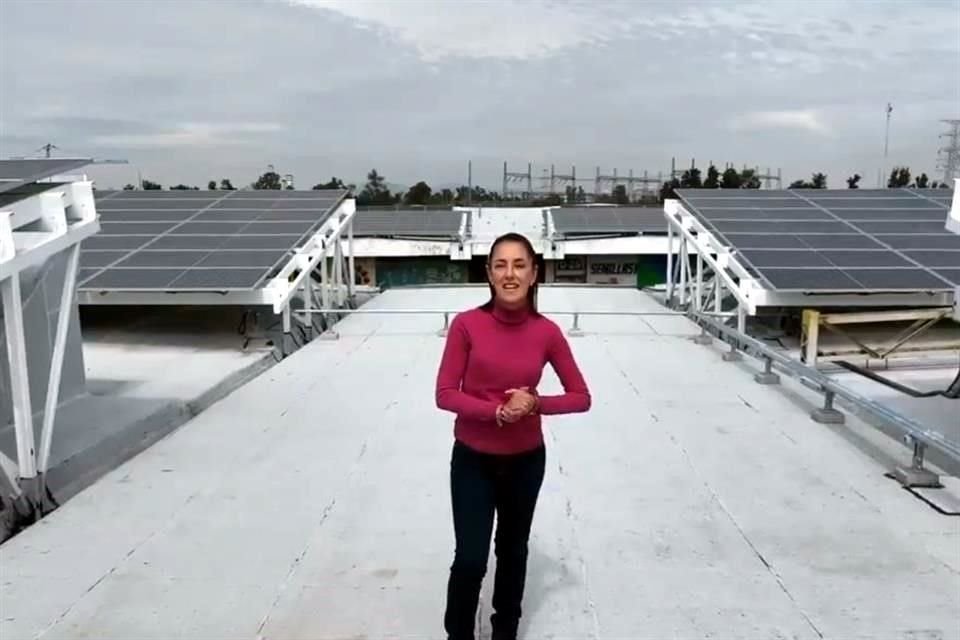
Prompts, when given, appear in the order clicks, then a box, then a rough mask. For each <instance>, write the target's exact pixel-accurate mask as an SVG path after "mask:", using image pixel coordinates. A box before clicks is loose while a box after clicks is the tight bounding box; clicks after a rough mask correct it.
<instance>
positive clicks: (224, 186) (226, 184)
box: [220, 178, 236, 191]
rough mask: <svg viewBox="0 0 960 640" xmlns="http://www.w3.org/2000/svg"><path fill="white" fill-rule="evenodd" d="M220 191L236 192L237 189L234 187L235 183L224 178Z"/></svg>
mask: <svg viewBox="0 0 960 640" xmlns="http://www.w3.org/2000/svg"><path fill="white" fill-rule="evenodd" d="M220 189H222V190H223V191H235V190H236V188H235V187H234V186H233V183H231V182H230V181H229V180H228V179H227V178H224V179H223V180H221V181H220Z"/></svg>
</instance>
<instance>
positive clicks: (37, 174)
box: [0, 158, 91, 192]
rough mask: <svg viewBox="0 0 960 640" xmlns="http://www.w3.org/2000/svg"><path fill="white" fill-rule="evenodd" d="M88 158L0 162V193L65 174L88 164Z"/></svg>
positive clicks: (31, 159)
mask: <svg viewBox="0 0 960 640" xmlns="http://www.w3.org/2000/svg"><path fill="white" fill-rule="evenodd" d="M90 162H91V160H90V159H88V158H30V159H23V160H0V192H3V191H10V190H12V189H17V188H19V187H21V186H23V185H26V184H30V183H31V182H36V181H37V180H43V179H44V178H49V177H51V176H55V175H57V174H61V173H67V172H69V171H73V170H74V169H79V168H80V167H85V166H87V165H88V164H90Z"/></svg>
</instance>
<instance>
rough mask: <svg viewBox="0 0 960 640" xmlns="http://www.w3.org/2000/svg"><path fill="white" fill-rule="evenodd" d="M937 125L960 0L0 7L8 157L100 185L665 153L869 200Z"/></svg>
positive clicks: (305, 184)
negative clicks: (65, 168) (817, 179)
mask: <svg viewBox="0 0 960 640" xmlns="http://www.w3.org/2000/svg"><path fill="white" fill-rule="evenodd" d="M888 103H891V104H892V105H893V111H892V113H891V114H890V135H889V158H888V159H886V160H885V159H884V137H885V125H886V117H887V113H886V108H887V104H888ZM945 118H960V0H928V1H925V2H921V1H914V2H911V3H905V2H900V1H896V2H886V1H884V0H861V1H849V2H827V1H825V0H805V1H799V2H794V1H790V0H766V1H764V2H753V1H740V0H729V1H728V0H724V1H723V2H720V1H719V0H718V1H714V2H685V1H679V2H654V1H646V0H632V1H611V2H600V1H597V2H592V1H591V2H580V1H575V0H573V1H569V2H560V1H555V0H522V1H521V0H485V1H482V2H481V1H473V2H471V1H469V0H465V1H462V2H440V1H433V2H427V1H420V0H403V1H400V0H395V1H392V2H376V1H372V0H371V1H364V0H263V1H261V0H246V1H239V0H237V1H234V0H196V1H192V0H170V1H167V2H148V1H147V0H105V1H99V2H98V1H84V2H74V1H71V0H67V1H64V2H59V1H54V0H2V1H0V157H11V156H24V155H33V154H35V153H37V152H38V149H39V148H40V147H41V146H42V145H44V144H46V143H48V142H49V143H52V144H54V145H56V146H57V147H58V149H57V150H54V152H53V153H54V154H55V155H56V154H59V155H63V156H82V157H93V158H97V159H100V160H110V159H113V160H117V159H122V160H127V161H128V162H129V164H128V165H96V166H94V167H91V169H90V172H89V173H90V175H91V176H92V177H94V178H95V179H96V180H97V185H98V187H102V188H109V187H117V186H122V185H123V184H125V183H127V182H136V180H137V176H138V175H141V176H142V177H143V178H145V179H151V180H155V181H159V182H161V183H162V184H164V185H171V184H176V183H180V182H183V183H187V184H191V185H198V186H200V187H201V188H203V187H204V186H205V185H206V183H207V182H208V181H209V180H211V179H216V180H220V179H221V178H230V179H231V180H232V181H233V183H234V184H235V185H237V186H239V185H241V184H246V183H249V182H251V181H253V180H255V179H256V177H257V176H258V175H260V174H261V173H263V172H264V171H266V170H267V168H268V165H273V166H274V167H275V169H276V170H277V171H278V172H279V173H282V174H292V175H293V176H294V180H295V184H296V186H297V188H309V187H310V186H312V185H313V184H315V183H317V182H320V181H324V182H325V181H327V180H328V179H329V178H330V177H331V176H337V177H340V178H342V179H343V180H345V181H346V182H348V183H351V182H352V183H355V184H362V183H363V182H364V180H365V175H366V173H367V172H368V171H369V170H370V169H372V168H376V169H377V170H378V171H379V172H380V173H381V174H382V175H384V176H385V177H386V179H387V180H388V181H389V182H390V183H393V184H397V185H406V186H409V185H412V184H414V183H415V182H417V181H419V180H425V181H427V182H428V183H429V184H431V185H432V186H435V187H441V186H453V185H457V184H463V183H465V182H466V179H467V163H468V161H471V162H472V164H473V176H474V183H475V184H481V185H483V186H486V187H488V188H493V189H495V190H500V186H501V182H502V172H503V163H504V162H505V161H506V162H508V163H509V165H510V170H511V171H522V170H525V169H526V165H527V163H528V162H530V163H533V173H534V177H535V178H539V177H540V176H542V175H543V173H544V171H545V170H546V171H549V169H550V165H551V164H552V165H555V166H556V168H557V171H558V172H561V171H562V172H568V171H569V169H570V167H571V166H574V165H575V166H576V170H577V174H578V175H580V176H584V177H590V176H594V175H595V174H596V171H597V167H598V166H599V167H600V168H601V171H602V172H603V173H604V174H611V173H613V170H614V169H617V172H618V174H619V175H625V174H627V173H628V172H629V171H630V170H631V169H632V170H633V171H634V173H635V174H636V175H641V174H643V172H644V171H646V172H648V174H650V175H656V174H657V173H658V172H664V173H666V172H669V170H670V166H671V160H672V158H676V161H677V164H678V165H683V166H686V165H688V164H689V163H690V162H691V160H694V159H695V160H696V163H697V165H698V166H700V167H701V168H705V165H707V163H708V162H710V161H713V162H715V163H717V164H718V165H723V164H724V163H727V162H731V163H734V164H735V165H737V166H738V167H741V166H743V165H748V166H751V167H753V166H757V167H759V168H761V169H762V170H766V169H767V168H770V169H771V170H772V171H773V172H774V173H776V172H777V170H778V169H779V170H781V171H782V174H783V177H784V181H785V183H787V182H789V181H792V180H795V179H801V178H804V179H809V177H810V175H811V174H812V173H813V172H815V171H822V172H824V173H826V174H827V176H828V184H829V186H831V187H838V188H839V187H845V186H846V178H847V176H849V175H852V174H853V173H860V174H861V175H862V176H864V179H863V182H862V186H869V187H872V186H876V183H877V175H878V170H880V169H882V168H883V167H884V166H886V167H887V169H888V172H889V169H890V168H891V167H893V166H894V165H907V166H909V167H910V168H911V169H912V170H913V172H914V173H915V174H916V173H919V172H920V171H924V172H926V173H928V174H929V175H930V176H931V178H934V179H936V178H938V177H939V176H941V175H942V171H939V170H937V168H936V166H937V151H938V148H939V147H940V146H942V144H943V143H944V140H943V139H942V138H940V137H939V136H940V134H942V133H944V132H945V131H947V125H945V124H944V123H942V122H941V120H943V119H945ZM41 153H42V152H41ZM583 186H584V188H585V189H586V190H587V191H590V190H592V185H591V184H590V183H588V182H585V183H583Z"/></svg>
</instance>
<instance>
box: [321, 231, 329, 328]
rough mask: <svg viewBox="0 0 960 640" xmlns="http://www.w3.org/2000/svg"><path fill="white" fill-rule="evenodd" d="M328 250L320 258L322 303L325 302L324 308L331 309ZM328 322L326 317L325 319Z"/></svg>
mask: <svg viewBox="0 0 960 640" xmlns="http://www.w3.org/2000/svg"><path fill="white" fill-rule="evenodd" d="M327 257H328V256H327V249H326V248H324V250H323V255H322V256H320V301H321V302H323V308H324V309H329V308H330V274H329V271H328V265H327ZM324 321H326V317H324Z"/></svg>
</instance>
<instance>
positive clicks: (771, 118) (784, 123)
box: [730, 110, 828, 134]
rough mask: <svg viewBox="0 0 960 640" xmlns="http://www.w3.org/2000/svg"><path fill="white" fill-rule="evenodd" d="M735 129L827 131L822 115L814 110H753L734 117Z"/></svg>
mask: <svg viewBox="0 0 960 640" xmlns="http://www.w3.org/2000/svg"><path fill="white" fill-rule="evenodd" d="M730 128H731V129H732V130H734V131H764V130H785V129H786V130H790V129H792V130H796V131H807V132H809V133H820V134H823V133H827V131H828V128H827V126H826V124H825V123H824V122H823V119H822V117H821V116H820V115H819V114H818V113H817V112H815V111H812V110H797V111H752V112H749V113H745V114H741V115H739V116H736V117H735V118H733V119H732V120H731V122H730Z"/></svg>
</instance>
